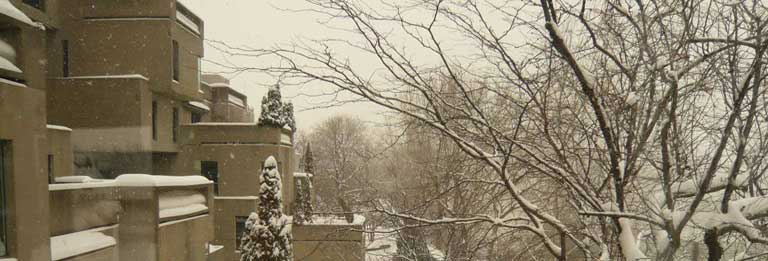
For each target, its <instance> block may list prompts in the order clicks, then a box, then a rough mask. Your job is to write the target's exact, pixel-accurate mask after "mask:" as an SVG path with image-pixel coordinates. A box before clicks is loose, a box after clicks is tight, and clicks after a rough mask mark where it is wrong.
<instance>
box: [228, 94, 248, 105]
mask: <svg viewBox="0 0 768 261" xmlns="http://www.w3.org/2000/svg"><path fill="white" fill-rule="evenodd" d="M227 99H228V100H229V102H231V103H234V104H236V105H238V106H240V107H245V100H243V98H240V97H238V96H235V95H232V94H229V96H228V97H227Z"/></svg>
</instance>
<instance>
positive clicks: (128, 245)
mask: <svg viewBox="0 0 768 261" xmlns="http://www.w3.org/2000/svg"><path fill="white" fill-rule="evenodd" d="M179 189H185V190H202V191H204V192H205V193H206V195H208V208H209V209H211V208H213V204H212V202H213V201H212V199H211V195H210V193H211V192H212V191H211V187H210V185H204V186H191V187H168V188H154V187H121V188H120V189H119V194H120V198H121V201H120V202H121V205H122V208H123V211H124V212H123V213H124V214H123V215H121V217H120V240H119V241H118V248H119V249H120V260H146V261H154V260H160V261H166V260H192V261H196V260H205V259H206V256H207V253H206V252H205V250H206V244H207V243H208V242H211V241H212V240H213V233H212V223H211V222H212V218H211V217H210V216H209V214H207V213H204V214H200V215H196V216H192V217H179V218H180V219H173V220H167V221H163V222H161V220H160V217H159V206H158V195H159V193H161V192H163V191H169V190H179Z"/></svg>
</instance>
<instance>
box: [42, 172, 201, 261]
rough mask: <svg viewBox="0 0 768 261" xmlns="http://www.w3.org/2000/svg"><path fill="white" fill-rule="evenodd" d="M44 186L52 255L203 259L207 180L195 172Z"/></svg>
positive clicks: (57, 257)
mask: <svg viewBox="0 0 768 261" xmlns="http://www.w3.org/2000/svg"><path fill="white" fill-rule="evenodd" d="M58 181H66V182H69V183H59V184H52V185H49V190H50V202H51V203H50V211H51V221H50V223H51V235H52V240H51V250H52V253H53V257H54V258H53V260H149V261H152V260H199V261H203V260H206V259H207V256H208V249H207V248H206V245H207V244H208V243H209V242H211V241H212V240H213V226H212V218H211V215H209V213H208V212H209V209H211V208H212V207H213V199H212V198H211V197H212V195H211V183H210V181H208V180H206V179H205V178H203V177H200V176H184V177H181V176H152V175H145V174H123V175H120V176H119V177H118V178H117V179H115V180H94V179H90V178H88V177H77V176H69V177H60V178H59V179H58Z"/></svg>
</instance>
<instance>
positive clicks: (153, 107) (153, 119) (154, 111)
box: [152, 101, 157, 140]
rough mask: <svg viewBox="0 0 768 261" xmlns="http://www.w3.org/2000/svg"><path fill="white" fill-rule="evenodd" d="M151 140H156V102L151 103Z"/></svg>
mask: <svg viewBox="0 0 768 261" xmlns="http://www.w3.org/2000/svg"><path fill="white" fill-rule="evenodd" d="M152 139H153V140H157V101H152Z"/></svg>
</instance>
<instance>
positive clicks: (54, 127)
mask: <svg viewBox="0 0 768 261" xmlns="http://www.w3.org/2000/svg"><path fill="white" fill-rule="evenodd" d="M45 127H46V128H48V129H49V130H60V131H69V132H71V131H72V129H70V128H68V127H65V126H61V125H52V124H48V125H45Z"/></svg>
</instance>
